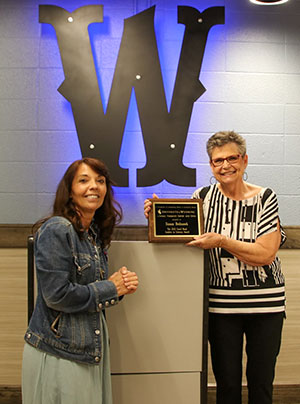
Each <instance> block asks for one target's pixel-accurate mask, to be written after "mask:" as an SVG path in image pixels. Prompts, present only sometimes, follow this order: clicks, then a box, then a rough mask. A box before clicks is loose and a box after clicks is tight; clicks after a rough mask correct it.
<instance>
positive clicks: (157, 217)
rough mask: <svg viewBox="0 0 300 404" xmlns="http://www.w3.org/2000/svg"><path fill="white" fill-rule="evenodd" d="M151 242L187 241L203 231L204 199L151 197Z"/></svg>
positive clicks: (149, 230)
mask: <svg viewBox="0 0 300 404" xmlns="http://www.w3.org/2000/svg"><path fill="white" fill-rule="evenodd" d="M150 201H151V202H152V209H151V210H150V212H149V227H148V239H149V242H150V243H164V242H165V243H187V242H188V241H191V240H193V238H194V237H195V236H199V235H200V234H202V233H203V207H202V202H203V201H202V199H156V198H155V199H154V198H153V199H150Z"/></svg>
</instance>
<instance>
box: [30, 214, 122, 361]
mask: <svg viewBox="0 0 300 404" xmlns="http://www.w3.org/2000/svg"><path fill="white" fill-rule="evenodd" d="M35 266H36V276H37V284H38V293H37V299H36V304H35V309H34V312H33V315H32V317H31V319H30V323H29V327H28V329H27V332H26V334H25V341H26V342H28V343H29V344H31V345H33V346H34V347H36V348H38V349H40V350H42V351H44V352H47V353H50V354H53V355H56V356H59V357H61V358H64V359H69V360H74V361H79V362H83V363H90V364H99V362H100V361H101V357H102V346H101V331H100V330H101V327H100V321H101V318H100V312H101V311H102V310H103V309H104V308H108V307H111V306H114V305H116V304H117V303H118V301H119V298H118V294H117V290H116V287H115V285H114V284H113V283H112V282H111V281H108V280H107V277H108V266H107V257H106V254H105V251H103V249H102V248H101V245H100V240H99V239H98V237H97V229H96V226H95V225H93V224H92V225H91V227H90V229H89V233H86V234H85V235H84V238H83V239H80V238H79V236H78V234H77V233H76V231H75V229H74V227H73V226H72V224H71V222H70V221H69V220H67V219H65V218H64V217H58V216H55V217H52V218H50V219H49V220H47V221H46V222H45V223H44V224H43V225H42V226H41V227H40V229H39V230H38V232H37V234H36V237H35Z"/></svg>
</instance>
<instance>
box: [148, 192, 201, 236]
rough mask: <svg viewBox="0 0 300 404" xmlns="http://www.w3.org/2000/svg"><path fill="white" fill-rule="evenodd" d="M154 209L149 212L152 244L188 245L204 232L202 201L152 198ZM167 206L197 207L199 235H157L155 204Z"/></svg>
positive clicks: (149, 233)
mask: <svg viewBox="0 0 300 404" xmlns="http://www.w3.org/2000/svg"><path fill="white" fill-rule="evenodd" d="M150 201H151V202H152V209H151V210H150V212H149V221H148V241H149V242H150V243H187V242H189V241H191V240H193V239H194V237H195V236H199V235H201V234H203V232H204V230H203V229H204V225H203V201H202V199H174V198H159V199H157V198H152V199H150ZM156 203H157V204H165V205H173V204H176V205H180V204H182V205H197V213H198V217H197V219H196V220H197V221H198V229H199V232H198V234H192V235H191V234H189V235H186V236H183V235H171V236H170V235H157V234H156V217H155V204H156Z"/></svg>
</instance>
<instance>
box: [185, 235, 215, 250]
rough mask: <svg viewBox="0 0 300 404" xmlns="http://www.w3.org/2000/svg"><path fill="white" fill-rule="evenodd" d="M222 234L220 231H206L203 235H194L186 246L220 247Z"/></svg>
mask: <svg viewBox="0 0 300 404" xmlns="http://www.w3.org/2000/svg"><path fill="white" fill-rule="evenodd" d="M221 241H222V236H221V234H219V233H204V234H201V236H196V237H194V240H192V241H190V242H189V243H187V244H186V246H192V247H199V248H203V249H204V250H206V249H208V248H217V247H220V245H221Z"/></svg>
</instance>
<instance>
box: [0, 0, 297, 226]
mask: <svg viewBox="0 0 300 404" xmlns="http://www.w3.org/2000/svg"><path fill="white" fill-rule="evenodd" d="M39 4H55V5H59V6H61V7H63V8H66V9H68V10H69V11H73V10H74V9H76V8H77V7H80V6H82V5H88V4H103V5H104V25H103V27H104V29H102V28H103V27H102V28H101V29H102V31H101V34H99V35H95V36H94V37H93V39H94V49H95V52H96V57H95V58H96V60H95V62H96V64H97V67H98V69H99V71H100V75H99V77H100V76H101V80H102V82H101V86H100V87H101V90H102V91H103V99H104V102H107V99H108V96H109V90H110V83H111V80H112V77H113V71H114V66H115V63H116V58H117V53H118V49H119V44H120V40H121V36H122V30H123V20H124V18H128V17H130V16H132V15H134V14H136V13H137V12H140V11H142V10H144V9H145V8H148V7H149V6H151V5H153V4H156V14H155V26H156V30H157V40H158V43H159V53H160V60H161V64H162V66H163V77H164V80H165V90H166V96H167V99H168V102H169V101H170V98H171V95H172V89H173V84H174V78H175V74H176V69H177V63H178V56H179V52H180V47H181V40H182V34H183V26H182V25H178V24H177V7H176V6H177V4H179V5H189V6H193V7H195V8H198V9H199V10H203V9H205V8H208V7H211V6H218V5H219V6H225V25H224V26H216V27H213V28H212V30H211V32H210V34H209V39H208V43H207V48H206V53H205V57H204V61H203V66H202V71H201V74H200V79H201V82H202V83H203V84H204V86H205V87H206V89H207V91H206V93H205V94H204V95H203V96H202V97H200V98H199V99H198V100H197V102H196V103H195V105H194V110H193V115H192V119H191V123H190V129H189V134H188V138H187V143H186V149H185V154H184V163H185V164H186V165H188V166H190V167H196V168H197V186H202V185H205V184H207V183H208V182H209V178H210V175H211V174H210V170H209V166H208V163H207V156H206V153H205V142H206V140H207V138H208V137H209V136H210V135H211V134H212V133H214V132H216V131H218V130H223V129H234V130H236V131H238V132H240V133H241V134H242V135H244V136H245V137H246V139H247V145H248V154H249V168H248V175H249V179H248V181H249V182H252V183H256V184H260V185H262V186H269V187H272V188H273V189H274V190H275V191H276V192H277V194H278V198H279V203H280V214H281V218H282V222H283V224H284V225H300V159H299V153H300V136H299V128H300V23H299V21H300V1H299V0H290V2H289V3H287V4H285V5H282V6H272V7H259V6H255V5H253V4H251V3H249V1H248V0H210V1H208V0H202V1H201V0H197V1H196V0H183V1H176V0H174V1H171V0H157V1H155V2H154V1H153V2H152V1H146V0H144V1H142V0H116V1H115V0H104V1H99V2H98V1H92V0H90V1H88V0H81V1H80V0H76V1H74V0H73V1H71V0H57V1H38V0H0V172H1V177H0V201H1V210H0V223H32V222H34V221H35V220H37V219H38V218H39V217H40V216H43V215H45V214H47V213H48V210H49V207H50V205H51V202H52V199H53V194H54V192H55V188H56V185H57V182H58V181H59V179H60V177H61V176H62V174H63V172H64V171H65V169H66V167H67V166H68V164H69V163H70V162H72V161H73V160H75V159H77V158H80V157H81V153H80V148H79V144H78V140H77V135H76V131H75V125H74V121H73V117H72V113H71V108H70V105H69V103H68V102H67V101H66V100H65V99H64V98H63V97H62V96H61V95H60V94H59V93H58V92H57V88H58V87H59V86H60V84H61V82H62V81H63V79H64V74H63V69H62V65H61V59H60V55H59V51H58V46H57V42H56V38H55V33H54V30H53V29H52V27H51V26H49V25H46V24H39V22H38V5H39ZM131 115H132V119H131V121H130V123H129V124H128V125H127V126H126V132H125V135H124V141H125V140H126V142H128V144H129V145H130V144H131V143H132V145H134V147H135V152H134V153H128V148H127V152H126V153H125V152H124V153H123V152H122V150H121V156H120V162H121V164H122V166H124V167H126V168H127V167H128V168H129V172H130V187H129V188H123V189H119V188H116V196H117V199H118V200H119V201H120V202H121V204H122V206H123V208H124V213H125V218H124V224H145V223H146V222H145V219H144V217H143V207H142V205H143V200H144V199H145V197H148V196H150V195H151V194H152V192H153V191H154V192H156V193H158V194H159V195H160V196H165V197H169V196H175V195H176V196H178V197H189V195H190V194H191V192H192V189H191V188H184V187H176V186H170V185H169V184H166V183H162V184H160V185H158V186H156V187H148V188H137V187H136V186H135V175H136V169H137V168H141V167H142V166H143V165H144V164H145V155H144V149H143V140H142V135H141V130H140V126H139V121H138V115H137V111H136V106H135V104H134V102H133V103H132V112H131Z"/></svg>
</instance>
